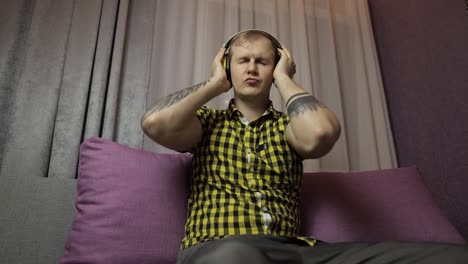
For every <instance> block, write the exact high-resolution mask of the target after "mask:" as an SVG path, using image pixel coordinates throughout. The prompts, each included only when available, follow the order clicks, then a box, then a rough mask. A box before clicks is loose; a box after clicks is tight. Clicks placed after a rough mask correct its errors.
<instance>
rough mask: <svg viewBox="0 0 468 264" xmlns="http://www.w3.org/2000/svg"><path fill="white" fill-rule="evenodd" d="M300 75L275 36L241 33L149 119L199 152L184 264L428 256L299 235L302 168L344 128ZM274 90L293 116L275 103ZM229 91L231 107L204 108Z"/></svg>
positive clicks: (147, 127)
mask: <svg viewBox="0 0 468 264" xmlns="http://www.w3.org/2000/svg"><path fill="white" fill-rule="evenodd" d="M223 63H225V64H226V65H224V66H223ZM294 73H295V64H294V61H293V59H292V57H291V54H290V52H289V51H288V50H287V49H286V48H285V47H284V46H281V44H279V42H278V41H277V40H276V39H275V38H274V37H273V36H271V35H270V34H268V33H266V32H263V31H260V30H247V31H242V32H240V33H238V34H236V35H235V36H233V37H232V38H231V39H230V40H228V42H227V43H226V44H225V46H224V47H223V48H221V50H220V51H219V52H218V54H217V55H216V57H215V59H214V61H213V63H212V66H211V74H212V75H211V78H210V79H209V80H208V81H206V82H204V83H201V84H199V85H195V86H193V87H190V88H187V89H184V90H182V91H179V92H176V93H174V94H172V95H169V96H167V97H165V98H163V99H161V100H160V101H159V102H157V103H156V105H155V106H154V107H153V108H152V109H151V110H150V111H148V112H147V113H146V114H145V116H144V117H143V120H142V127H143V129H144V131H145V133H146V134H147V135H148V136H149V137H150V138H152V139H153V140H154V141H156V142H157V143H159V144H161V145H163V146H166V147H168V148H171V149H174V150H176V151H180V152H184V151H190V152H191V153H192V154H193V162H192V165H193V171H192V181H191V187H190V188H191V192H190V197H189V200H188V208H189V210H188V215H187V221H186V225H185V231H186V235H185V237H184V239H183V241H182V248H181V251H180V253H179V256H178V263H328V262H326V261H329V260H333V261H337V262H330V263H354V262H352V261H355V263H360V262H361V261H364V260H369V262H368V263H385V262H378V261H379V259H380V260H381V259H382V256H381V254H382V253H383V252H386V254H385V257H384V258H383V259H384V260H388V261H394V260H397V259H399V258H401V257H402V256H408V257H410V256H416V257H418V258H419V257H420V256H421V255H424V254H427V251H428V248H429V247H426V246H422V245H412V246H411V247H410V246H409V245H404V244H398V243H380V244H376V245H368V244H354V243H353V244H327V243H322V242H317V241H316V240H315V239H313V238H307V237H300V236H299V218H300V215H299V204H298V202H299V192H300V187H301V186H300V184H301V181H302V174H303V167H302V161H303V160H304V159H313V158H320V157H322V156H323V155H325V154H327V153H328V152H329V151H330V150H331V149H332V147H333V146H334V144H335V142H336V141H337V140H338V138H339V135H340V124H339V122H338V120H337V118H336V116H335V114H334V113H333V112H332V111H330V110H329V109H328V108H327V107H326V106H324V105H323V104H322V103H321V102H320V101H319V100H318V99H316V98H315V97H314V96H313V95H311V94H310V93H308V92H306V91H305V90H304V89H303V88H302V87H301V86H299V85H298V84H297V83H295V82H294V81H293V79H292V77H293V75H294ZM273 82H274V84H275V86H276V87H277V89H278V90H279V92H280V94H281V97H282V99H283V100H284V102H285V103H286V108H287V115H286V114H283V113H281V112H278V111H276V110H275V109H274V108H273V106H272V104H271V101H270V99H269V96H270V89H271V85H272V83H273ZM231 88H232V89H234V99H233V100H231V102H230V104H229V107H228V108H227V109H225V110H215V109H209V108H207V107H203V105H205V104H206V103H207V102H208V101H210V100H211V99H212V98H214V97H216V96H218V95H220V94H222V93H224V92H227V91H229V90H230V89H231ZM434 247H437V246H434ZM409 248H410V249H409ZM449 248H450V249H449ZM453 248H455V249H453ZM437 249H438V250H439V251H437V253H435V254H433V256H431V259H432V260H436V259H437V258H438V257H443V260H444V263H449V262H448V258H447V253H448V252H451V253H450V256H452V257H453V256H454V257H455V258H456V257H458V258H460V259H463V258H464V259H465V261H466V259H467V256H466V254H467V253H466V250H465V251H464V250H463V249H462V248H461V247H452V246H446V245H444V246H440V245H439V247H438V248H437ZM431 251H434V250H433V249H432V248H431ZM463 254H464V256H463ZM405 258H406V257H405ZM374 260H376V262H372V261H374ZM339 261H341V262H339ZM436 261H437V260H436ZM366 263H367V262H366ZM424 263H429V262H424ZM434 263H437V262H434ZM453 263H456V262H453Z"/></svg>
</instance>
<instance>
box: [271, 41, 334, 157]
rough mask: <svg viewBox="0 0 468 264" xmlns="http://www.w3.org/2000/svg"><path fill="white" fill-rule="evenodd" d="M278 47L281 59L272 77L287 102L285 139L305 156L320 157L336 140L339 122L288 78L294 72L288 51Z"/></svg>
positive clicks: (330, 112)
mask: <svg viewBox="0 0 468 264" xmlns="http://www.w3.org/2000/svg"><path fill="white" fill-rule="evenodd" d="M279 51H280V52H281V60H282V61H281V60H280V62H278V65H277V66H276V68H275V73H274V75H275V76H274V78H275V85H276V86H277V87H278V89H279V91H280V94H281V96H282V98H283V100H285V101H286V102H287V103H286V108H287V112H288V115H289V124H288V126H287V128H286V139H287V141H288V143H289V144H290V145H291V146H292V147H293V148H294V149H295V150H296V152H298V153H299V154H300V155H301V156H302V157H303V158H304V159H315V158H320V157H322V156H324V155H325V154H327V153H328V152H329V151H330V150H331V149H332V148H333V146H334V145H335V143H336V141H337V140H338V138H339V136H340V132H341V126H340V123H339V121H338V119H337V118H336V115H335V114H334V113H333V112H332V111H330V110H329V109H328V108H327V107H326V106H325V105H323V104H322V103H321V102H320V101H319V100H317V98H315V97H314V96H313V95H312V94H310V93H307V92H306V91H305V90H304V88H302V87H301V86H299V85H298V84H296V83H295V82H294V81H293V80H292V79H291V77H292V76H293V75H294V73H295V65H294V62H293V60H292V58H291V55H290V53H289V51H288V50H287V49H286V48H284V47H283V49H282V50H279Z"/></svg>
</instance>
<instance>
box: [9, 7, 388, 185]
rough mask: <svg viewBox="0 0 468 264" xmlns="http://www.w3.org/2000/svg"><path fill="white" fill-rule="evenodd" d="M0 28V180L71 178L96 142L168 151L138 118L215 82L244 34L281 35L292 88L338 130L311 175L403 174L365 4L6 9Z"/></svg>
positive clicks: (220, 102) (276, 100)
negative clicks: (291, 62) (221, 56)
mask: <svg viewBox="0 0 468 264" xmlns="http://www.w3.org/2000/svg"><path fill="white" fill-rule="evenodd" d="M0 17H2V23H0V110H1V111H0V124H1V126H0V167H1V169H0V173H1V174H0V176H1V177H7V176H8V177H31V176H33V177H59V178H74V177H76V168H77V163H78V153H79V145H80V143H81V142H82V141H83V140H84V139H86V138H89V137H91V136H101V137H104V138H108V139H112V140H114V141H116V142H119V143H121V144H125V145H128V146H130V147H135V148H143V149H146V150H149V151H157V152H171V151H169V150H167V149H165V148H163V147H161V146H159V145H157V144H156V143H154V142H152V141H151V140H150V139H149V138H147V137H146V136H144V134H143V132H142V130H141V129H140V120H141V117H142V115H143V114H144V112H145V111H146V110H147V109H149V108H150V107H151V106H152V104H153V103H154V102H155V101H156V100H157V99H158V98H160V97H162V96H165V95H168V94H170V93H172V92H174V91H177V90H180V89H183V88H185V87H188V86H191V85H193V84H194V83H198V82H201V81H203V80H206V79H207V78H209V76H210V65H211V62H212V60H213V58H214V56H215V54H216V52H217V51H218V50H219V48H220V47H221V46H222V44H223V43H224V42H225V41H226V40H227V39H228V38H229V37H230V36H231V35H233V34H234V33H236V32H238V31H240V30H243V29H247V28H258V29H262V30H266V31H268V32H270V33H271V34H273V35H275V36H276V37H277V38H278V39H279V40H280V42H281V43H283V44H284V45H285V46H286V47H287V48H288V49H289V50H290V51H291V53H292V55H293V58H294V59H295V61H296V64H297V73H296V75H295V77H294V78H295V80H296V82H298V83H299V84H300V85H301V86H303V87H304V88H305V89H306V90H308V91H310V92H312V93H313V94H314V95H315V96H316V97H317V98H319V99H320V100H321V101H322V102H324V103H325V104H326V105H327V106H328V107H329V108H331V109H332V110H333V111H335V112H336V114H337V115H338V117H339V119H340V121H341V124H342V127H343V130H342V136H341V138H340V140H339V141H338V142H337V144H336V146H335V148H334V149H333V150H332V151H331V152H330V153H329V154H328V155H327V156H325V157H323V158H321V159H319V160H311V161H307V162H306V163H305V169H306V171H317V170H345V171H347V170H366V169H380V168H390V167H395V166H396V165H397V164H396V158H395V154H394V147H393V141H392V134H391V129H390V126H389V121H388V113H387V108H386V102H385V95H384V93H383V87H382V82H381V77H380V72H379V65H378V59H377V55H376V51H375V46H374V42H373V35H372V27H371V23H370V19H369V14H368V7H367V2H366V1H365V0H353V1H345V0H340V1H338V0H334V1H332V0H303V1H300V0H291V1H281V0H277V1H270V0H263V1H260V0H251V1H247V0H237V1H233V0H229V1H228V0H199V1H183V0H171V1H165V0H161V1H158V0H138V1H128V0H127V1H125V0H120V1H115V0H102V1H96V0H77V1H59V0H55V1H53V0H41V1H28V0H23V1H18V0H2V8H1V9H0ZM275 89H276V88H275V87H272V94H271V99H272V101H273V104H274V106H275V107H276V108H277V109H278V110H282V111H284V110H285V109H284V102H282V100H281V98H280V96H279V93H278V92H277V91H276V90H275ZM232 96H233V94H232V92H228V93H226V94H223V95H221V96H218V97H217V98H215V99H213V100H212V101H211V102H209V105H210V106H211V107H215V108H224V107H226V106H227V102H228V101H229V99H230V98H232Z"/></svg>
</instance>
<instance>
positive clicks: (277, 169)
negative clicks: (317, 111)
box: [182, 100, 315, 248]
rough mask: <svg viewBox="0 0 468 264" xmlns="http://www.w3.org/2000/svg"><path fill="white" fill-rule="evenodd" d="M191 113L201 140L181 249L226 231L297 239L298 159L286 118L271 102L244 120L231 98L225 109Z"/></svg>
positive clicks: (226, 233) (299, 177) (301, 172)
mask: <svg viewBox="0 0 468 264" xmlns="http://www.w3.org/2000/svg"><path fill="white" fill-rule="evenodd" d="M196 115H197V117H198V118H199V119H200V122H201V124H202V128H203V139H202V141H201V143H200V144H199V145H198V146H197V147H196V148H195V149H193V150H192V153H193V161H192V170H193V171H192V179H191V186H190V195H189V199H188V214H187V220H186V224H185V237H184V239H183V241H182V248H187V247H190V246H192V245H195V244H197V243H199V242H204V241H208V240H212V239H218V238H222V237H225V236H230V235H241V234H271V235H278V236H287V237H298V232H299V226H300V211H299V194H300V188H301V183H302V176H303V165H302V160H303V159H302V158H301V157H300V156H299V154H297V153H296V152H295V151H294V150H293V149H292V148H291V147H290V146H289V145H288V143H287V142H286V134H285V130H286V126H287V124H288V122H289V118H288V116H287V115H285V114H283V113H281V112H278V111H276V110H275V109H274V108H273V106H272V105H271V104H270V107H269V108H268V110H267V111H266V112H265V113H264V115H262V116H261V117H260V118H258V119H257V120H255V121H253V122H250V123H248V124H246V121H245V119H244V118H243V116H242V114H241V113H240V112H239V111H238V110H237V109H236V107H235V105H234V102H233V100H231V102H230V104H229V107H228V108H227V109H225V110H216V109H210V108H207V107H202V108H200V109H199V110H198V111H197V113H196ZM300 239H304V240H306V241H307V242H309V244H311V245H313V244H314V242H315V241H314V240H307V239H305V238H300Z"/></svg>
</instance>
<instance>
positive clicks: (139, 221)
mask: <svg viewBox="0 0 468 264" xmlns="http://www.w3.org/2000/svg"><path fill="white" fill-rule="evenodd" d="M190 164H191V155H189V154H157V153H152V152H147V151H143V150H138V149H132V148H129V147H126V146H123V145H120V144H117V143H114V142H112V141H109V140H105V139H101V138H90V139H88V140H86V141H85V142H84V143H83V144H82V145H81V148H80V161H79V170H78V179H77V199H76V207H77V210H78V211H77V214H76V216H75V218H74V221H73V223H72V227H71V230H70V232H69V235H68V238H67V241H66V244H65V252H64V255H63V257H62V259H61V261H60V263H93V264H100V263H152V264H154V263H175V259H176V254H177V251H178V249H179V246H180V242H181V240H182V238H183V232H184V229H183V227H184V220H185V215H186V199H187V175H189V173H190Z"/></svg>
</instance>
